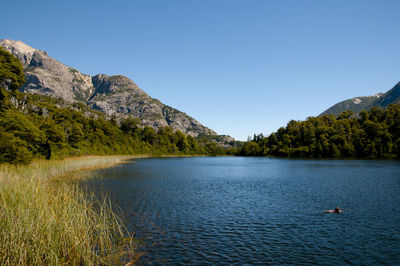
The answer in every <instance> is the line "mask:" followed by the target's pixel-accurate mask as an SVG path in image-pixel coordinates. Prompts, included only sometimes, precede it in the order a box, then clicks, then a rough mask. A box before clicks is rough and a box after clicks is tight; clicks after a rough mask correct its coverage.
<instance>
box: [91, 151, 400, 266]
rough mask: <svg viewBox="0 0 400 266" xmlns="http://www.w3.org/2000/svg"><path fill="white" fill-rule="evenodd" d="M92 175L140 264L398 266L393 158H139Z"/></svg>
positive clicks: (398, 190)
mask: <svg viewBox="0 0 400 266" xmlns="http://www.w3.org/2000/svg"><path fill="white" fill-rule="evenodd" d="M98 173H100V174H101V176H102V177H103V178H102V179H93V180H89V181H87V182H86V183H85V185H87V186H88V187H90V189H94V190H95V191H102V190H103V191H104V190H105V191H106V192H107V193H108V194H109V196H110V197H111V198H112V200H113V201H114V204H115V205H116V206H119V207H120V208H121V209H122V211H123V212H124V213H125V214H126V217H127V225H128V228H129V230H130V231H131V232H135V235H136V238H137V239H138V240H140V243H141V249H142V250H145V251H146V253H145V255H144V256H143V257H142V258H141V260H140V261H139V262H140V263H142V264H150V263H151V264H177V263H178V264H179V263H181V264H224V263H227V264H235V263H236V264H243V263H247V264H261V263H264V264H265V263H267V264H294V263H295V264H310V263H317V264H338V263H339V264H344V263H346V264H400V162H393V161H354V160H353V161H346V160H340V161H335V160H287V159H271V158H243V157H232V158H231V157H216V158H168V159H139V160H135V161H132V162H131V163H128V164H121V165H118V166H115V167H112V168H108V169H104V170H101V171H98ZM335 205H338V206H340V207H342V208H344V212H343V213H342V214H340V215H335V214H326V213H324V212H323V210H324V209H333V208H334V207H335Z"/></svg>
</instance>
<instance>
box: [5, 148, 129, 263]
mask: <svg viewBox="0 0 400 266" xmlns="http://www.w3.org/2000/svg"><path fill="white" fill-rule="evenodd" d="M127 158H129V157H127V156H86V157H79V158H70V159H66V160H60V161H35V162H33V163H32V164H31V165H29V166H14V165H7V164H3V165H0V264H1V265H61V264H71V265H76V264H84V265H98V264H110V265H111V264H112V265H114V264H121V263H122V262H123V261H124V260H125V261H127V260H130V261H132V260H134V259H135V254H134V252H133V247H134V245H133V241H132V237H131V236H130V235H129V234H127V232H126V230H124V227H123V225H122V224H121V222H120V220H119V219H118V217H116V215H115V214H114V213H113V212H112V210H111V207H110V204H109V203H108V202H107V201H106V200H104V202H99V201H98V200H96V199H95V197H94V196H93V195H88V194H87V193H83V192H82V191H81V190H80V189H79V187H78V185H77V184H76V182H74V180H75V179H76V178H81V177H82V176H80V174H79V173H78V172H76V171H77V170H81V169H93V168H98V167H106V166H110V165H112V164H116V163H121V162H123V160H125V159H127Z"/></svg>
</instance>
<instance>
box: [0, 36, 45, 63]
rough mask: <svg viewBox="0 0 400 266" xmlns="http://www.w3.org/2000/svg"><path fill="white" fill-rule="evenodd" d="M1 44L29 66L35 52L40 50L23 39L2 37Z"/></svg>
mask: <svg viewBox="0 0 400 266" xmlns="http://www.w3.org/2000/svg"><path fill="white" fill-rule="evenodd" d="M0 46H2V47H3V48H4V49H6V50H7V51H9V52H10V53H12V54H13V55H14V56H15V57H17V58H18V59H19V60H21V62H22V64H23V65H24V66H28V65H29V63H30V62H31V60H32V56H33V54H34V53H35V52H36V51H39V50H37V49H35V48H32V47H30V46H29V45H27V44H25V43H23V42H21V41H14V40H7V39H1V40H0Z"/></svg>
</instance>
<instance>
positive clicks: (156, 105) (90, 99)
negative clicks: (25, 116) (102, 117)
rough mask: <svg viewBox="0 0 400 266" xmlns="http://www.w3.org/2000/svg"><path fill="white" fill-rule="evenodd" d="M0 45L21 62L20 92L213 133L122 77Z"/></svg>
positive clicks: (13, 45)
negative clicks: (87, 72)
mask: <svg viewBox="0 0 400 266" xmlns="http://www.w3.org/2000/svg"><path fill="white" fill-rule="evenodd" d="M0 46H2V47H3V48H5V49H6V50H8V51H9V52H10V53H12V54H13V55H14V56H16V57H17V58H19V59H20V60H21V62H22V63H23V64H24V67H25V68H24V72H25V76H26V83H25V85H24V86H23V87H22V88H21V91H24V92H28V93H37V94H42V95H48V96H52V97H58V98H62V99H64V100H66V101H69V102H81V103H84V104H86V105H88V106H90V107H91V108H93V109H95V110H98V111H101V112H103V113H105V114H106V115H108V116H115V117H117V118H121V117H125V116H135V117H138V118H140V119H141V121H142V123H143V124H144V125H148V126H152V127H154V128H159V127H163V126H169V127H171V128H172V129H174V130H177V129H179V130H180V131H182V132H183V133H186V134H189V135H192V136H198V135H214V136H216V135H217V134H216V133H215V132H214V131H212V130H211V129H209V128H207V127H205V126H203V125H202V124H201V123H199V122H198V121H196V120H195V119H194V118H192V117H190V116H189V115H187V114H185V113H183V112H180V111H178V110H176V109H174V108H172V107H169V106H167V105H165V104H163V103H161V102H160V101H159V100H157V99H154V98H151V97H150V96H149V95H147V94H146V93H145V92H144V91H143V90H142V89H140V88H139V86H138V85H137V84H136V83H135V82H133V81H132V80H131V79H129V78H127V77H125V76H122V75H114V76H108V75H105V74H99V75H95V76H93V77H91V76H89V75H85V74H83V73H81V72H79V71H78V70H76V69H74V68H72V67H68V66H66V65H64V64H63V63H61V62H59V61H57V60H55V59H54V58H52V57H50V56H49V55H48V54H47V53H46V52H45V51H41V50H38V49H34V48H32V47H30V46H29V45H26V44H25V43H23V42H21V41H13V40H5V39H3V40H1V41H0Z"/></svg>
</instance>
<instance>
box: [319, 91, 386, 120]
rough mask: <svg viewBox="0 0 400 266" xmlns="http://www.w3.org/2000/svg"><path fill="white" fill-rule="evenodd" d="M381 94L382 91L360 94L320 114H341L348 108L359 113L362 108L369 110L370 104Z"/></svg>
mask: <svg viewBox="0 0 400 266" xmlns="http://www.w3.org/2000/svg"><path fill="white" fill-rule="evenodd" d="M381 96H382V93H377V94H374V95H371V96H359V97H354V98H351V99H348V100H344V101H341V102H339V103H337V104H335V105H333V106H332V107H330V108H329V109H327V110H325V111H324V112H323V113H322V114H320V115H339V114H340V113H341V112H343V111H347V110H352V111H353V112H355V113H359V112H361V111H362V110H368V109H369V106H370V105H371V104H372V103H373V102H375V101H376V100H377V99H378V98H380V97H381Z"/></svg>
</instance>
